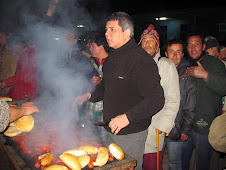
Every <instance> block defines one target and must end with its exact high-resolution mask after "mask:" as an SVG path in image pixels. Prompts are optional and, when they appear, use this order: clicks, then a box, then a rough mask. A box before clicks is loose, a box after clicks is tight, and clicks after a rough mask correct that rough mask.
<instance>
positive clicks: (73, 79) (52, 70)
mask: <svg viewBox="0 0 226 170" xmlns="http://www.w3.org/2000/svg"><path fill="white" fill-rule="evenodd" d="M15 2H17V3H16V4H10V5H9V6H11V5H12V6H13V5H14V7H13V8H12V9H15V8H16V9H17V10H16V12H14V13H13V15H18V16H19V20H17V21H18V25H19V26H20V28H18V27H14V32H17V33H19V34H21V35H22V36H23V37H25V38H27V39H26V40H27V41H29V42H33V44H34V45H35V47H36V52H37V54H36V57H37V59H38V63H39V66H38V70H39V74H40V76H39V77H40V79H39V85H40V89H39V90H40V91H39V92H40V93H39V97H38V99H37V101H36V104H37V105H38V107H39V108H40V113H38V114H36V115H34V116H35V122H38V123H37V124H43V125H44V124H45V125H47V124H46V123H48V122H49V121H53V120H54V121H60V122H63V123H62V125H63V127H62V128H61V129H62V130H61V132H59V138H61V139H65V132H68V131H70V130H71V127H69V125H70V124H71V123H74V124H75V123H78V122H79V121H80V116H79V113H78V111H73V110H72V101H73V99H75V97H77V96H79V95H81V94H83V93H84V92H86V91H87V90H89V91H91V90H93V89H94V87H93V86H92V85H91V79H90V77H87V75H88V74H90V73H91V72H92V68H91V67H90V65H87V64H86V63H85V62H83V61H78V62H76V63H65V60H66V58H68V57H69V56H70V52H69V49H70V45H69V44H68V42H67V38H66V36H65V31H66V30H67V29H68V28H73V29H74V30H75V31H76V32H75V34H76V35H77V36H79V35H80V34H81V32H80V31H79V30H78V28H77V27H76V26H77V24H82V25H86V26H90V25H91V24H92V21H91V20H92V19H91V17H90V15H89V13H88V11H87V9H85V8H82V6H81V4H80V3H79V1H74V0H60V1H59V2H58V4H57V8H56V9H55V13H54V15H53V18H52V19H53V20H52V21H51V22H50V23H49V22H48V21H47V20H46V19H45V17H43V16H44V15H45V12H46V10H47V8H48V3H46V1H45V2H44V0H42V1H35V5H32V8H30V7H29V5H30V4H31V2H33V1H28V0H27V1H26V0H20V1H15ZM47 2H48V1H47ZM15 6H16V7H15ZM18 9H19V10H18ZM10 18H13V17H10ZM14 24H15V23H14ZM74 55H76V54H74ZM84 57H85V56H84ZM68 65H69V67H68ZM43 120H45V122H43ZM47 126H48V125H47ZM87 135H88V136H92V135H90V134H87ZM91 140H92V139H91ZM67 141H69V139H67Z"/></svg>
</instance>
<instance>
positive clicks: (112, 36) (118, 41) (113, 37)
mask: <svg viewBox="0 0 226 170" xmlns="http://www.w3.org/2000/svg"><path fill="white" fill-rule="evenodd" d="M105 29H106V32H105V37H106V40H107V43H108V45H109V47H111V48H113V49H117V48H119V47H121V46H123V45H124V44H125V43H126V42H127V41H129V39H130V35H128V34H127V33H128V32H127V31H128V29H127V31H126V30H124V31H123V30H122V27H120V26H119V25H118V21H117V20H112V21H108V22H107V24H106V28H105Z"/></svg>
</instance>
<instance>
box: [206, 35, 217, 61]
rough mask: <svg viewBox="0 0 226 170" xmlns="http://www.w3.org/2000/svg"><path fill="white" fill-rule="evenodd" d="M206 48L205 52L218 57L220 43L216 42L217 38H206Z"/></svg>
mask: <svg viewBox="0 0 226 170" xmlns="http://www.w3.org/2000/svg"><path fill="white" fill-rule="evenodd" d="M204 43H205V44H204V47H205V51H206V52H207V53H208V54H209V55H212V56H214V57H217V56H218V48H219V43H218V41H217V40H216V38H214V37H212V36H206V37H205V38H204Z"/></svg>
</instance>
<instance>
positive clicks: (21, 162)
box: [0, 118, 136, 170]
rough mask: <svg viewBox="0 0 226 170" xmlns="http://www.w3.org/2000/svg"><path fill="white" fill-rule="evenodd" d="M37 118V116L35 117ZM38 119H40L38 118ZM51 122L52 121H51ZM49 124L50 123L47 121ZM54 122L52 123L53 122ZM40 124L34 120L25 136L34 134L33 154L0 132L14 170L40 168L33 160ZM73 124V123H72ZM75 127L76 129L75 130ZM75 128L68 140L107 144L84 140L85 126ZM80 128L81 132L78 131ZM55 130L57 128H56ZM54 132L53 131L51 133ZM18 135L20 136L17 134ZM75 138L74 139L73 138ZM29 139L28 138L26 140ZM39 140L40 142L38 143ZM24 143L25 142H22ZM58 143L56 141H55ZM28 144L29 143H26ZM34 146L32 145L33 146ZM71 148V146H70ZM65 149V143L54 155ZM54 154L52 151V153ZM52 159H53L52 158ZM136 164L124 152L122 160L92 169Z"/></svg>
mask: <svg viewBox="0 0 226 170" xmlns="http://www.w3.org/2000/svg"><path fill="white" fill-rule="evenodd" d="M35 119H36V120H37V118H35ZM39 121H40V120H39ZM52 123H53V122H52ZM49 124H51V123H49ZM53 124H54V123H53ZM40 125H42V126H43V123H40V122H38V121H37V122H36V125H35V129H33V130H32V131H31V132H28V133H27V134H26V135H25V137H26V138H27V137H28V139H29V137H31V136H36V139H35V140H34V141H33V140H31V141H32V142H30V143H31V144H32V145H31V144H30V148H29V149H31V150H32V149H33V150H32V152H33V154H26V153H25V152H24V151H23V150H22V149H21V145H20V143H18V142H16V141H14V140H13V138H10V137H6V136H4V135H3V134H0V145H1V146H2V149H3V151H4V152H5V153H6V155H7V157H8V159H9V162H10V164H11V166H12V167H13V168H14V169H16V170H30V169H32V170H39V169H41V167H40V168H36V167H35V161H34V158H35V156H34V155H35V153H34V148H35V146H36V144H37V143H38V144H42V143H43V140H41V139H40V140H39V137H37V136H38V135H37V133H38V131H39V129H42V131H43V130H46V129H45V128H44V129H43V127H40ZM74 126H75V125H74ZM76 128H77V130H76ZM48 129H51V130H50V132H51V133H52V130H53V129H57V125H55V126H51V127H48ZM73 130H75V134H76V133H78V135H74V138H71V139H70V140H72V141H75V140H76V139H77V140H78V141H80V143H79V144H80V145H81V144H83V143H81V141H82V142H83V141H85V145H86V144H87V145H89V144H91V145H92V142H94V143H96V145H97V144H98V143H99V145H98V146H107V144H106V143H105V142H103V141H100V139H98V140H96V141H87V140H88V138H86V137H85V140H83V138H82V136H83V135H81V132H82V130H85V131H86V132H87V129H85V128H82V129H80V127H79V126H75V129H73V128H72V131H73ZM80 130H81V132H80ZM56 131H57V130H56ZM68 133H69V134H74V133H73V132H68ZM23 134H24V133H22V134H21V135H22V136H23ZM53 134H54V133H53ZM18 137H20V136H18ZM74 139H75V140H74ZM28 141H30V139H29V140H28ZM65 141H67V137H66V139H65ZM39 142H40V143H39ZM24 143H25V144H26V142H24ZM57 143H58V142H57ZM61 145H63V144H62V143H58V144H56V148H58V147H59V146H61ZM28 146H29V145H28ZM33 146H34V147H33ZM71 149H73V148H71ZM62 150H63V151H65V145H64V146H63V148H61V150H60V151H57V152H56V153H57V154H56V157H57V158H58V156H59V153H63V152H62ZM53 154H54V153H53ZM53 161H54V160H53ZM54 164H57V163H54ZM135 165H136V160H135V159H133V158H131V157H130V156H129V155H126V154H125V157H124V159H123V160H121V161H118V160H116V159H114V161H112V162H110V161H108V163H107V164H106V165H104V166H102V167H94V168H93V169H94V170H102V169H103V170H104V169H106V170H109V169H110V170H120V169H127V168H132V167H134V166H135ZM83 169H84V170H86V169H88V170H89V168H88V166H87V167H85V168H83Z"/></svg>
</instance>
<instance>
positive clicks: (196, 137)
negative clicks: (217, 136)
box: [181, 131, 213, 170]
mask: <svg viewBox="0 0 226 170" xmlns="http://www.w3.org/2000/svg"><path fill="white" fill-rule="evenodd" d="M194 149H196V155H195V159H196V169H197V170H209V168H210V159H211V156H212V152H213V148H212V146H211V145H210V143H209V141H208V135H202V134H199V133H196V132H194V131H192V132H191V134H190V135H189V138H188V140H187V141H185V142H183V144H182V159H181V160H182V169H183V170H189V167H190V160H191V156H192V152H193V150H194Z"/></svg>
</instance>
